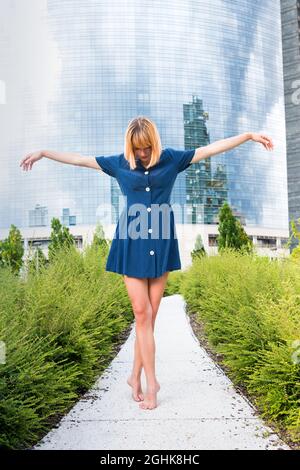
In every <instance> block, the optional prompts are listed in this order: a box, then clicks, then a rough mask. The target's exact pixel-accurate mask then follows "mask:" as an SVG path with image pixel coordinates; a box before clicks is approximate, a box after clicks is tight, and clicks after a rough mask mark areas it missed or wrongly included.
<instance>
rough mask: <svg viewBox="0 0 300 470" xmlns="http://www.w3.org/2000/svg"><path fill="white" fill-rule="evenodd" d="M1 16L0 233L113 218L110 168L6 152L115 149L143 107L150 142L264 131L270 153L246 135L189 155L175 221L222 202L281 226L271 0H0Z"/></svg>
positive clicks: (275, 5)
mask: <svg viewBox="0 0 300 470" xmlns="http://www.w3.org/2000/svg"><path fill="white" fill-rule="evenodd" d="M0 22H1V28H0V67H1V76H0V99H1V102H0V119H1V134H2V135H1V139H0V152H1V153H0V159H1V186H0V188H1V189H0V197H1V206H0V229H8V228H9V226H10V224H11V223H14V224H15V225H17V226H18V227H19V228H24V229H27V228H31V229H32V228H35V232H34V233H38V229H39V227H44V228H45V227H48V228H49V231H50V223H51V218H52V217H59V218H60V220H61V221H62V222H63V223H65V224H67V225H68V224H69V225H72V228H74V227H76V226H77V228H78V230H79V231H80V227H84V226H93V225H94V224H95V223H96V222H97V221H100V222H101V223H103V224H105V223H107V224H114V223H115V222H116V220H117V217H118V215H119V211H120V201H121V200H122V197H121V191H120V188H119V187H118V184H117V182H116V180H114V179H113V178H110V177H109V176H107V175H105V174H103V173H101V171H99V172H98V171H95V170H92V169H87V168H81V167H75V166H71V165H66V164H60V163H58V162H55V161H51V160H49V159H46V158H45V159H42V160H41V161H39V162H38V163H36V164H35V165H34V166H33V168H32V170H31V171H29V172H23V171H22V170H21V169H20V167H19V161H20V160H21V158H22V157H23V156H24V155H25V154H26V153H28V152H30V151H33V150H38V149H52V150H58V151H68V152H78V153H81V154H83V155H112V154H117V153H121V152H122V151H123V145H124V132H125V129H126V127H127V124H128V122H129V120H130V119H132V118H133V117H135V116H137V115H145V116H148V117H150V118H151V119H153V120H154V121H155V123H156V125H157V127H158V129H159V131H160V135H161V140H162V144H163V148H165V147H173V148H178V149H184V148H185V149H191V148H196V147H199V146H202V145H207V144H209V143H211V142H214V141H216V140H219V139H223V138H226V137H230V136H233V135H237V134H240V133H243V132H246V131H253V132H264V133H266V134H268V135H270V136H271V137H272V138H273V140H274V144H275V149H274V151H273V152H267V151H266V150H265V149H264V148H263V146H262V145H261V144H258V143H254V142H251V141H249V142H247V143H245V144H243V145H242V146H240V147H238V148H235V149H234V150H232V151H229V152H226V153H223V154H219V155H216V156H213V157H211V158H207V159H205V160H202V161H201V162H199V163H197V164H193V165H192V166H191V167H190V168H189V169H188V170H186V171H185V172H183V173H181V174H179V175H178V178H177V180H176V183H175V186H174V189H173V199H172V203H174V204H179V205H180V207H183V206H184V210H183V211H179V212H178V213H177V212H176V211H175V212H176V217H177V222H178V223H183V224H187V225H190V224H191V225H195V224H200V225H201V226H203V225H204V226H206V225H207V226H210V225H213V224H216V223H217V222H218V211H219V209H220V207H221V205H222V204H223V202H224V201H225V200H227V201H228V202H229V204H230V205H231V207H232V209H233V212H234V214H235V215H236V216H237V217H238V218H239V219H240V220H241V222H242V223H243V224H244V225H245V229H246V231H247V228H248V229H250V231H251V230H252V233H253V234H256V235H258V236H260V235H261V236H262V238H261V239H262V240H263V237H264V236H270V235H272V236H273V237H275V238H277V237H285V236H287V234H288V207H287V175H286V146H285V114H284V113H285V110H284V92H283V71H282V48H281V18H280V2H279V0H272V1H271V0H264V1H263V2H260V1H258V0H239V1H238V2H237V1H233V0H214V1H211V0H172V1H169V0H165V1H157V0H151V1H150V0H147V1H145V0H128V1H126V2H124V1H120V0H110V1H109V2H107V1H102V0H48V1H47V0H26V2H24V1H22V0H6V1H3V2H1V17H0ZM104 208H105V210H104ZM71 231H72V230H71ZM2 232H3V231H2ZM3 233H4V232H3Z"/></svg>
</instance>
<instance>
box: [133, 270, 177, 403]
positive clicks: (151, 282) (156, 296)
mask: <svg viewBox="0 0 300 470" xmlns="http://www.w3.org/2000/svg"><path fill="white" fill-rule="evenodd" d="M168 274H169V272H166V273H164V274H163V275H162V276H160V277H157V278H148V296H149V301H150V304H151V306H152V319H151V326H152V333H153V332H154V325H155V319H156V315H157V312H158V308H159V305H160V302H161V298H162V296H163V292H164V289H165V285H166V282H167V278H168ZM125 277H126V278H127V279H136V278H128V276H124V281H125V283H126V281H127V279H126V280H125ZM145 280H146V279H145ZM126 286H127V284H126ZM129 295H130V294H129ZM134 351H135V354H134V364H133V369H132V374H131V376H130V377H129V378H128V380H127V383H128V384H129V385H130V386H132V388H133V393H132V396H133V398H134V400H136V401H141V400H143V399H144V396H143V393H142V389H141V372H142V367H143V361H142V355H141V351H140V346H139V341H138V338H136V339H135V345H134ZM159 388H160V385H159V383H158V382H157V381H156V387H155V389H156V393H157V392H158V390H159ZM156 393H155V395H156ZM148 395H149V394H148ZM154 401H155V406H156V396H155V399H153V395H152V399H151V397H150V400H149V396H148V399H147V400H146V402H145V403H144V404H143V405H140V406H141V408H152V407H153V404H154V403H153V402H154ZM150 402H151V403H150Z"/></svg>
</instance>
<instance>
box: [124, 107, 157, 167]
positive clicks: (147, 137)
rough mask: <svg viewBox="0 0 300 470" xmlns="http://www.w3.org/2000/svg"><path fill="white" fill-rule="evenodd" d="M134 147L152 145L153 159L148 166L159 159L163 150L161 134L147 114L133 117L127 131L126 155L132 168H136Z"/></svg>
mask: <svg viewBox="0 0 300 470" xmlns="http://www.w3.org/2000/svg"><path fill="white" fill-rule="evenodd" d="M133 147H143V148H145V147H152V151H151V159H150V162H149V164H148V165H147V168H149V167H150V166H152V165H155V164H156V163H157V162H158V161H159V157H160V154H161V152H162V145H161V140H160V135H159V133H158V130H157V127H156V125H155V123H154V122H153V121H151V119H149V118H147V117H145V116H137V117H136V118H134V119H132V120H131V121H130V122H129V124H128V126H127V129H126V132H125V142H124V156H125V158H126V160H127V161H128V162H129V166H130V169H131V170H134V169H135V168H136V161H135V155H134V151H133Z"/></svg>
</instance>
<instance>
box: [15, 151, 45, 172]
mask: <svg viewBox="0 0 300 470" xmlns="http://www.w3.org/2000/svg"><path fill="white" fill-rule="evenodd" d="M41 158H43V153H42V152H41V151H40V150H38V151H37V152H31V153H28V154H27V155H25V157H24V158H23V159H22V160H21V162H20V167H22V168H23V170H25V171H27V170H31V168H32V165H33V164H34V163H35V162H37V161H38V160H40V159H41Z"/></svg>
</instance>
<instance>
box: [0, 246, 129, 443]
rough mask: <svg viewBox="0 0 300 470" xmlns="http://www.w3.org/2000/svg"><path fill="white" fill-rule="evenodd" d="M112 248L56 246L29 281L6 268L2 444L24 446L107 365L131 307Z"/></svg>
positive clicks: (1, 285) (0, 334)
mask: <svg viewBox="0 0 300 470" xmlns="http://www.w3.org/2000/svg"><path fill="white" fill-rule="evenodd" d="M106 256H107V250H106V249H105V247H99V246H98V247H97V246H96V245H91V246H89V247H87V248H86V249H85V251H84V252H83V253H80V252H79V251H78V250H76V249H75V248H74V247H71V248H65V249H64V250H61V252H59V253H58V255H57V257H56V258H55V260H54V261H53V263H52V264H51V265H50V266H49V267H47V268H42V269H41V271H40V272H39V273H38V274H31V275H30V276H29V277H28V278H27V279H26V280H25V281H24V280H23V281H22V280H20V279H19V278H17V277H16V276H14V275H13V274H11V273H10V271H9V270H8V269H1V270H0V340H2V341H4V342H5V344H6V363H5V364H0V444H1V445H2V446H3V447H4V448H12V449H22V448H26V447H28V446H31V445H32V444H34V443H35V442H36V441H37V439H39V438H40V436H41V435H42V434H43V433H45V432H46V431H48V430H49V428H50V427H51V420H53V419H54V418H55V417H57V416H58V414H60V413H61V414H63V413H65V412H66V411H67V410H68V409H69V407H70V406H71V405H72V404H74V402H75V401H76V399H77V398H78V397H79V395H80V394H81V393H82V392H84V391H86V390H88V389H89V387H90V386H91V385H92V384H93V383H94V381H95V379H96V377H97V376H98V375H100V374H101V372H102V371H103V370H104V369H105V367H107V365H108V363H109V362H110V360H111V355H112V350H113V347H114V344H115V343H116V340H117V339H118V335H119V334H120V333H121V332H122V331H123V330H124V329H125V328H127V326H128V325H129V324H130V323H131V322H132V319H133V314H132V310H131V306H130V302H129V299H128V296H127V295H126V292H125V287H124V283H123V281H122V279H121V277H120V276H119V275H117V274H114V273H108V272H106V271H105V270H104V265H105V260H106Z"/></svg>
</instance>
